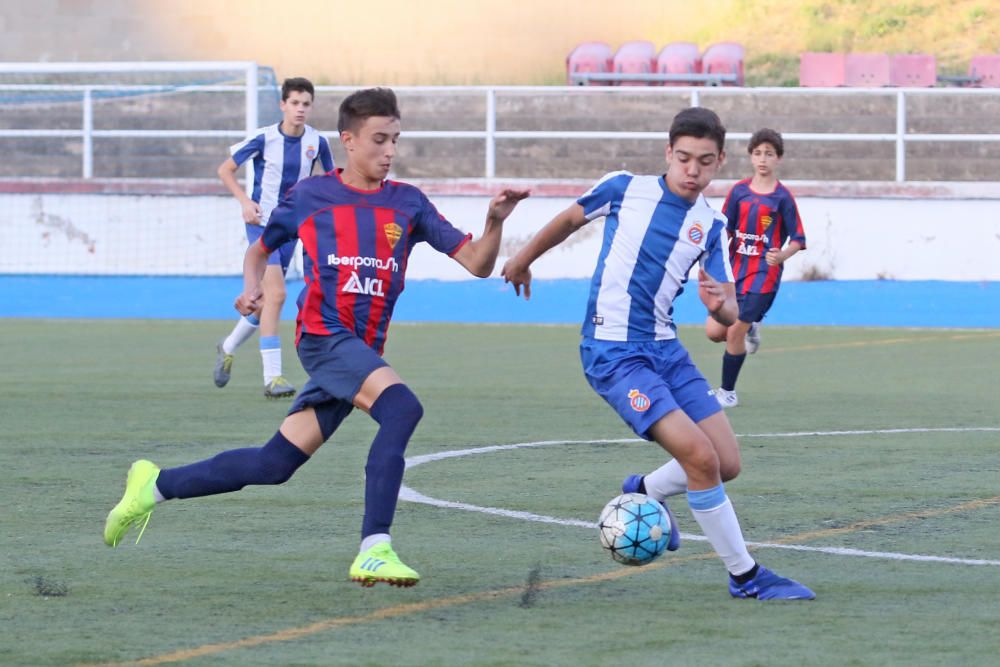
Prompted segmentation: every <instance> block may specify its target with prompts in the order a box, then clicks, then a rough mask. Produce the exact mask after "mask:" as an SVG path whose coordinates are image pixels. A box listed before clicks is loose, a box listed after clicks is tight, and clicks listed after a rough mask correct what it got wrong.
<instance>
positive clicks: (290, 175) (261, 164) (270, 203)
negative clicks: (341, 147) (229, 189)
mask: <svg viewBox="0 0 1000 667" xmlns="http://www.w3.org/2000/svg"><path fill="white" fill-rule="evenodd" d="M229 152H230V154H231V155H232V158H233V162H235V163H236V164H237V166H238V165H241V164H243V163H244V162H246V161H247V160H250V159H252V160H253V193H252V194H251V196H250V198H251V199H253V200H254V201H255V202H257V203H258V204H259V205H260V221H261V224H267V220H268V218H269V217H270V216H271V211H273V210H274V207H275V206H277V205H278V201H279V200H280V199H281V198H282V197H283V196H284V195H285V192H287V191H288V188H290V187H292V186H293V185H295V184H296V183H298V182H299V181H300V180H302V179H303V178H306V177H307V176H310V175H311V174H312V170H313V165H315V164H316V161H317V160H319V161H320V163H321V164H322V165H323V171H324V172H329V171H333V154H332V153H331V152H330V144H329V142H328V141H327V140H326V137H324V136H322V135H321V134H320V133H319V132H318V131H317V130H316V129H314V128H312V127H310V126H308V125H306V126H305V132H303V133H302V136H300V137H289V136H286V135H284V134H282V132H281V123H275V124H274V125H268V126H267V127H262V128H260V129H259V130H257V131H256V132H255V133H254V134H253V135H252V136H250V137H247V138H246V139H245V140H243V141H241V142H240V143H238V144H235V145H234V146H231V147H230V148H229Z"/></svg>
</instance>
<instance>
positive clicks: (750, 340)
mask: <svg viewBox="0 0 1000 667" xmlns="http://www.w3.org/2000/svg"><path fill="white" fill-rule="evenodd" d="M744 341H745V343H746V346H747V354H753V353H755V352H756V351H757V350H758V349H759V348H760V325H759V323H758V322H754V323H753V324H751V325H750V330H749V331H747V335H746V338H745V339H744Z"/></svg>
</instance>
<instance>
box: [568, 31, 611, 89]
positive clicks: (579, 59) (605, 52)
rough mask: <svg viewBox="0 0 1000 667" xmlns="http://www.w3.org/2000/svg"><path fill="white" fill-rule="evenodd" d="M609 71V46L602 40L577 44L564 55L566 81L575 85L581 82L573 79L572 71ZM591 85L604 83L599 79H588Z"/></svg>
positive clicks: (602, 72)
mask: <svg viewBox="0 0 1000 667" xmlns="http://www.w3.org/2000/svg"><path fill="white" fill-rule="evenodd" d="M610 71H611V47H610V46H608V45H607V44H605V43H604V42H583V43H581V44H577V45H576V47H575V48H574V49H573V50H572V51H570V53H569V55H568V56H566V83H567V85H570V86H572V85H576V84H581V85H582V83H583V82H581V81H576V80H574V79H573V74H574V73H583V72H589V73H601V74H606V73H608V72H610ZM589 85H591V86H601V85H606V83H602V82H600V81H590V82H589Z"/></svg>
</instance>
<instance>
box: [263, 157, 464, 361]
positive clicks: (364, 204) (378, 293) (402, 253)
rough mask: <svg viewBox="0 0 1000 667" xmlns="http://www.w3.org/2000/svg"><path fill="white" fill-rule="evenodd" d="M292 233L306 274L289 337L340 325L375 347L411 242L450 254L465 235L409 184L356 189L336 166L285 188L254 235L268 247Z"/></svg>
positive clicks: (383, 330) (400, 286) (382, 333)
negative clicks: (299, 245) (292, 333)
mask: <svg viewBox="0 0 1000 667" xmlns="http://www.w3.org/2000/svg"><path fill="white" fill-rule="evenodd" d="M295 238H300V239H302V250H303V253H302V265H303V266H302V268H303V274H304V276H303V277H304V279H305V287H303V289H302V292H301V293H300V294H299V298H298V306H299V314H298V318H297V319H296V336H295V338H296V342H298V340H299V338H300V336H301V335H302V334H303V333H309V334H316V335H320V336H324V335H325V336H328V335H330V334H332V333H334V331H343V330H345V329H346V330H347V331H349V332H352V333H354V335H356V336H358V338H361V339H362V340H364V341H365V343H366V344H367V345H368V346H370V347H371V348H372V349H374V350H375V351H376V352H378V353H379V354H382V350H383V348H384V347H385V339H386V334H387V332H388V329H389V319H390V318H391V317H392V309H393V307H394V306H395V304H396V299H398V298H399V295H400V293H402V291H403V286H404V275H405V273H406V262H407V259H408V258H409V256H410V251H411V250H412V249H413V246H414V245H416V244H417V243H420V242H421V241H426V242H427V243H429V244H430V245H431V246H432V247H433V248H434V249H435V250H438V251H439V252H443V253H446V254H448V255H450V256H453V255H454V254H455V253H456V252H458V249H459V248H461V247H462V245H464V244H465V243H466V242H467V241H468V240H469V239H470V238H472V235H471V234H463V233H462V232H460V231H459V230H457V229H455V227H454V226H452V224H451V223H449V222H448V221H447V220H445V219H444V217H442V216H441V214H440V213H438V212H437V209H436V208H434V205H433V204H431V202H430V201H429V200H428V199H427V196H426V195H424V193H423V192H421V191H420V190H419V189H417V188H416V187H414V186H412V185H409V184H407V183H399V182H396V181H383V182H382V185H381V187H379V188H378V189H376V190H358V189H355V188H352V187H350V186H348V185H346V184H345V183H344V182H343V181H342V180H341V178H340V170H336V171H331V172H330V173H328V174H324V175H323V176H313V177H311V178H306V179H303V180H301V181H299V182H298V183H297V184H296V185H295V186H294V187H292V188H291V189H290V190H289V191H288V193H287V194H286V195H285V197H284V198H282V200H281V202H280V203H279V204H278V206H277V208H275V209H274V212H273V213H271V217H270V219H269V220H268V222H267V227H265V228H264V234H263V236H262V237H261V239H260V242H261V244H262V245H263V246H264V248H265V249H266V250H268V251H272V250H273V249H274V248H279V247H281V245H282V244H283V243H286V242H288V241H290V240H292V239H295Z"/></svg>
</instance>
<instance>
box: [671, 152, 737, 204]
mask: <svg viewBox="0 0 1000 667" xmlns="http://www.w3.org/2000/svg"><path fill="white" fill-rule="evenodd" d="M725 161H726V152H725V151H723V150H719V147H718V145H716V143H715V140H714V139H710V138H708V137H705V138H701V139H699V138H697V137H688V136H681V137H677V139H676V140H675V141H674V145H673V146H667V187H669V188H670V191H671V192H673V193H674V194H675V195H677V196H678V197H682V198H684V199H686V200H688V201H691V202H693V201H694V200H695V199H697V198H698V195H700V194H701V192H702V190H704V189H705V188H707V187H708V184H709V183H711V182H712V179H713V178H715V175H716V174H717V173H718V171H719V169H721V168H722V165H723V163H724V162H725Z"/></svg>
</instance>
